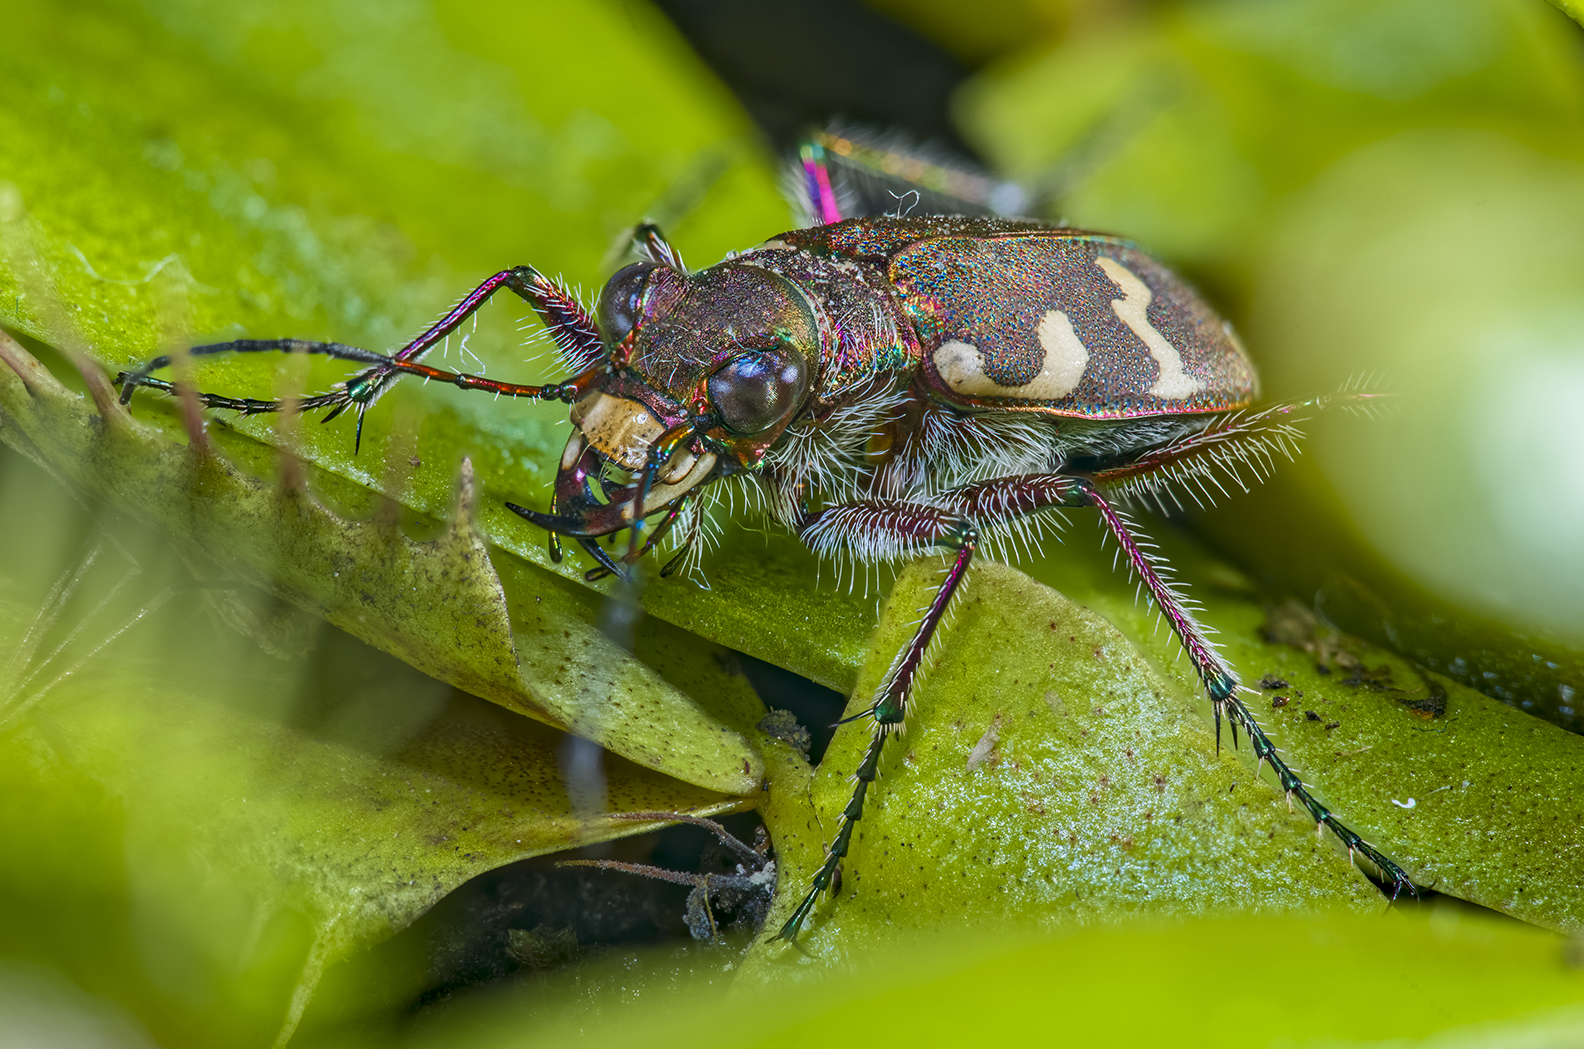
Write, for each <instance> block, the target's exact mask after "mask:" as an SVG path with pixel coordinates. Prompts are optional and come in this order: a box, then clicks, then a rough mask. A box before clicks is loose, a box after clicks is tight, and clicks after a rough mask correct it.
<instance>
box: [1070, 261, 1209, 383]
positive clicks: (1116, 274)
mask: <svg viewBox="0 0 1584 1049" xmlns="http://www.w3.org/2000/svg"><path fill="white" fill-rule="evenodd" d="M1095 265H1096V266H1099V267H1100V268H1101V269H1102V270H1104V271H1105V275H1106V276H1107V277H1110V278H1111V279H1112V281H1114V282H1115V283H1116V285H1117V287H1119V288H1121V289H1122V298H1120V299H1112V300H1111V309H1112V310H1113V311H1114V312H1115V313H1116V315H1117V318H1118V319H1119V320H1120V321H1121V322H1122V323H1123V324H1126V325H1127V326H1128V327H1129V328H1130V329H1132V332H1133V334H1134V335H1137V336H1138V337H1139V338H1140V339H1141V340H1143V342H1144V345H1145V346H1146V347H1148V348H1149V351H1150V356H1151V357H1154V358H1155V362H1156V363H1157V364H1159V365H1160V377H1159V378H1157V379H1156V380H1155V385H1154V386H1151V387H1150V388H1149V392H1150V394H1151V395H1153V396H1155V397H1160V398H1162V399H1163V400H1168V401H1176V400H1181V399H1183V398H1184V397H1188V396H1190V395H1191V394H1195V393H1198V392H1199V391H1200V390H1202V389H1204V385H1205V384H1204V383H1203V382H1201V381H1200V380H1198V379H1195V378H1194V377H1193V376H1191V375H1189V374H1188V373H1187V372H1185V371H1183V364H1182V357H1181V355H1179V354H1178V352H1177V347H1175V346H1173V345H1172V344H1171V343H1170V342H1169V341H1167V339H1166V336H1164V335H1162V334H1161V333H1160V332H1158V331H1156V330H1155V326H1154V325H1153V324H1151V323H1150V322H1149V316H1148V315H1147V314H1146V312H1145V311H1146V310H1147V309H1148V308H1149V304H1150V300H1151V299H1153V298H1154V297H1155V296H1154V295H1153V294H1152V293H1151V292H1150V290H1149V288H1148V287H1147V286H1146V285H1145V284H1144V282H1143V281H1141V280H1139V279H1138V278H1137V277H1135V276H1134V275H1133V273H1132V271H1131V270H1129V269H1128V268H1127V267H1126V266H1123V265H1122V264H1121V263H1120V262H1118V261H1116V260H1115V259H1108V258H1106V257H1104V256H1101V257H1100V258H1098V259H1096V260H1095Z"/></svg>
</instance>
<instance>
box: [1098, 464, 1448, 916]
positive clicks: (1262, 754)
mask: <svg viewBox="0 0 1584 1049" xmlns="http://www.w3.org/2000/svg"><path fill="white" fill-rule="evenodd" d="M1077 484H1078V487H1079V490H1080V491H1081V492H1082V495H1083V497H1084V499H1085V500H1086V501H1087V502H1088V503H1089V505H1091V506H1094V507H1095V508H1096V509H1097V510H1099V511H1100V514H1101V517H1102V518H1103V519H1104V520H1105V523H1106V526H1107V527H1108V528H1109V529H1110V531H1111V534H1112V536H1113V537H1115V539H1116V541H1117V543H1118V544H1119V545H1120V546H1121V548H1122V554H1123V557H1124V558H1125V559H1126V560H1127V562H1128V565H1129V567H1131V568H1132V569H1133V570H1134V572H1135V573H1136V574H1137V575H1138V577H1139V578H1140V580H1142V582H1143V583H1144V586H1145V588H1146V589H1148V590H1149V592H1150V596H1151V597H1152V598H1153V599H1154V600H1155V603H1156V605H1157V607H1159V608H1160V610H1161V612H1162V614H1164V615H1165V616H1166V619H1167V621H1168V622H1169V623H1170V624H1171V626H1172V630H1173V631H1174V632H1175V633H1176V634H1177V637H1178V639H1179V640H1180V641H1181V642H1182V645H1183V648H1184V649H1186V650H1187V652H1188V658H1189V659H1190V660H1191V661H1192V662H1193V666H1194V670H1195V671H1196V672H1197V673H1198V675H1199V679H1200V681H1201V682H1203V684H1204V687H1205V691H1206V692H1207V693H1209V696H1210V702H1211V705H1212V708H1213V710H1214V712H1215V719H1216V738H1217V746H1219V745H1220V733H1221V719H1222V718H1223V717H1225V718H1226V720H1227V723H1228V725H1229V726H1230V727H1231V729H1232V739H1233V745H1234V746H1235V745H1236V743H1237V730H1238V728H1239V727H1241V728H1242V729H1243V732H1244V734H1245V735H1247V736H1248V740H1249V745H1250V746H1251V747H1252V748H1253V750H1254V758H1255V761H1256V762H1258V763H1264V764H1268V765H1270V767H1271V770H1272V771H1273V772H1274V773H1275V774H1276V780H1277V782H1278V783H1279V784H1280V785H1281V789H1282V790H1283V792H1285V793H1286V795H1287V797H1288V799H1289V800H1291V799H1292V798H1297V799H1298V801H1299V803H1300V804H1301V805H1303V807H1304V809H1305V810H1307V811H1308V813H1309V815H1310V817H1311V818H1312V819H1313V820H1314V821H1315V823H1316V824H1317V825H1318V826H1320V827H1326V828H1329V829H1330V831H1331V833H1333V834H1335V835H1336V836H1337V839H1338V840H1339V841H1341V842H1342V844H1344V845H1346V846H1347V850H1348V855H1349V856H1353V855H1355V854H1358V855H1362V856H1363V857H1364V858H1365V859H1366V860H1368V861H1369V862H1370V863H1371V864H1372V865H1373V866H1374V867H1375V868H1376V870H1377V871H1379V873H1380V876H1381V880H1383V881H1385V882H1388V883H1390V885H1391V890H1392V897H1393V898H1394V899H1395V898H1396V897H1397V895H1398V894H1399V893H1401V892H1402V891H1403V890H1404V889H1406V890H1408V891H1409V892H1410V893H1412V894H1414V895H1418V889H1417V887H1416V886H1415V885H1414V882H1413V879H1412V878H1410V877H1409V876H1408V874H1407V872H1406V871H1404V870H1403V869H1402V868H1401V867H1399V866H1398V865H1397V864H1396V863H1394V862H1392V860H1391V859H1390V858H1388V857H1387V856H1386V855H1385V854H1384V853H1382V852H1381V851H1380V850H1379V849H1377V848H1375V847H1374V846H1373V845H1371V844H1370V843H1369V842H1367V841H1365V840H1364V839H1363V838H1362V837H1360V836H1359V834H1358V833H1357V832H1355V831H1354V830H1353V829H1352V828H1351V827H1349V826H1348V825H1347V824H1345V823H1343V822H1342V820H1341V819H1340V818H1339V817H1338V816H1337V815H1336V813H1334V812H1332V811H1331V810H1330V809H1329V808H1328V807H1326V805H1325V804H1324V803H1323V802H1321V801H1320V800H1319V799H1318V798H1316V797H1315V796H1314V794H1313V793H1311V792H1310V790H1309V788H1308V786H1307V785H1306V784H1305V783H1304V781H1303V780H1302V779H1301V778H1300V777H1299V776H1298V774H1297V773H1296V772H1294V771H1293V769H1292V766H1290V765H1288V764H1287V762H1286V761H1285V760H1283V759H1282V756H1281V755H1280V754H1279V753H1278V752H1277V750H1276V745H1275V744H1274V743H1272V742H1271V740H1270V737H1269V736H1267V735H1266V734H1265V729H1264V728H1263V727H1262V726H1261V725H1260V723H1259V721H1258V719H1256V718H1255V717H1254V714H1253V712H1252V711H1251V710H1249V708H1248V704H1246V703H1244V702H1243V699H1242V697H1241V696H1240V695H1239V693H1240V692H1241V691H1242V685H1241V683H1240V682H1239V681H1238V678H1237V675H1236V673H1234V672H1233V670H1232V668H1231V667H1230V666H1229V665H1228V664H1227V662H1226V660H1224V659H1223V658H1221V655H1220V653H1218V652H1217V651H1216V650H1215V647H1214V646H1213V645H1212V644H1211V643H1210V640H1209V638H1208V637H1207V636H1206V633H1205V629H1204V627H1202V626H1200V625H1199V623H1198V622H1197V621H1195V620H1194V618H1193V616H1192V615H1191V614H1190V612H1189V610H1188V608H1187V607H1186V605H1185V603H1184V601H1183V598H1182V595H1181V594H1179V593H1178V592H1177V591H1176V590H1175V589H1174V588H1173V587H1172V586H1171V585H1170V584H1169V583H1168V582H1166V580H1164V579H1162V578H1161V575H1160V572H1159V571H1158V570H1157V569H1156V567H1155V565H1154V563H1153V562H1152V561H1151V559H1150V558H1149V556H1148V555H1147V554H1146V553H1145V552H1144V550H1143V549H1141V548H1140V546H1139V543H1138V541H1137V539H1135V538H1134V536H1133V533H1132V530H1131V529H1130V528H1129V526H1128V524H1127V522H1126V520H1125V518H1123V516H1122V515H1121V513H1119V512H1118V511H1117V510H1116V508H1115V507H1113V506H1112V505H1111V504H1110V503H1109V502H1108V501H1107V500H1106V499H1105V497H1104V496H1102V495H1101V494H1100V492H1099V491H1098V490H1097V489H1096V488H1095V487H1094V486H1093V485H1092V484H1091V483H1090V482H1088V481H1086V480H1080V481H1078V482H1077Z"/></svg>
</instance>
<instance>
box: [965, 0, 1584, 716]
mask: <svg viewBox="0 0 1584 1049" xmlns="http://www.w3.org/2000/svg"><path fill="white" fill-rule="evenodd" d="M1578 32H1579V31H1578V27H1577V26H1574V25H1572V24H1570V23H1568V22H1566V21H1565V20H1564V19H1563V18H1562V17H1560V16H1559V15H1557V14H1556V13H1555V12H1553V11H1551V10H1549V9H1548V8H1546V7H1545V6H1544V5H1541V4H1535V3H1521V2H1505V0H1457V2H1452V3H1437V2H1425V0H1390V2H1385V3H1380V2H1359V0H1283V2H1278V3H1182V4H1171V5H1163V6H1162V7H1161V8H1160V9H1159V10H1158V12H1155V13H1151V14H1149V15H1144V16H1140V17H1135V18H1133V19H1131V20H1116V21H1112V22H1110V23H1107V24H1103V25H1095V26H1090V27H1088V28H1086V29H1082V30H1080V29H1075V30H1074V32H1073V33H1072V35H1071V36H1070V37H1069V38H1068V39H1067V40H1065V41H1063V42H1062V44H1061V45H1060V46H1059V47H1056V48H1054V49H1049V50H1044V51H1042V52H1040V51H1034V52H1030V53H1028V54H1026V55H1024V56H1023V57H1021V58H1019V59H1017V60H1010V61H1007V62H1004V63H1002V64H1001V66H1000V67H999V68H996V69H993V70H991V71H989V72H987V73H986V74H985V75H984V76H982V77H981V78H979V80H978V81H977V82H976V83H974V84H973V85H971V86H970V87H969V88H968V89H966V90H965V92H964V94H963V95H962V97H961V99H960V102H961V106H960V109H959V116H960V118H961V123H962V125H963V130H964V133H965V135H967V136H968V137H969V138H970V139H971V140H973V141H976V142H978V143H979V144H980V145H981V146H982V147H983V148H984V149H985V150H986V152H987V153H988V154H989V155H990V156H991V157H992V158H993V159H994V160H995V161H996V162H997V163H998V164H999V165H1001V166H1003V167H1005V168H1006V169H1007V170H1009V171H1011V172H1014V173H1017V174H1020V175H1021V176H1022V177H1024V178H1026V179H1028V180H1029V181H1031V182H1032V183H1034V184H1035V185H1038V186H1041V187H1043V188H1044V189H1045V190H1046V191H1048V192H1049V193H1051V194H1053V196H1054V198H1055V199H1054V202H1053V209H1054V214H1053V217H1055V215H1059V216H1060V217H1062V218H1065V219H1068V220H1070V221H1071V222H1073V223H1074V224H1076V225H1080V226H1086V227H1090V228H1100V229H1108V230H1115V231H1118V232H1121V233H1124V234H1126V235H1127V236H1129V237H1131V238H1134V239H1136V240H1138V241H1140V242H1142V243H1144V244H1146V245H1148V246H1150V247H1151V248H1153V249H1155V250H1157V251H1160V252H1162V253H1163V254H1164V255H1165V256H1166V257H1167V258H1169V259H1170V260H1171V261H1172V262H1173V263H1174V264H1176V265H1178V266H1181V267H1184V268H1185V269H1187V271H1188V272H1189V274H1190V276H1192V277H1194V278H1195V279H1197V280H1198V281H1200V282H1201V283H1202V284H1203V285H1205V286H1206V290H1207V291H1208V292H1209V293H1210V294H1211V297H1212V298H1213V299H1214V300H1216V301H1217V303H1218V305H1219V306H1221V307H1222V308H1223V309H1224V310H1225V311H1226V312H1227V313H1228V314H1229V316H1231V317H1232V318H1233V320H1234V321H1236V322H1238V323H1239V326H1240V327H1242V328H1243V330H1244V336H1245V340H1246V341H1247V343H1248V345H1249V348H1250V352H1251V353H1252V355H1253V356H1254V358H1255V361H1256V363H1257V364H1258V366H1259V368H1260V371H1261V375H1262V377H1263V378H1264V380H1265V390H1266V396H1268V397H1272V398H1299V397H1306V396H1311V395H1314V394H1317V393H1318V394H1324V393H1330V392H1333V391H1335V390H1336V389H1338V388H1339V387H1341V386H1343V385H1344V384H1345V383H1348V382H1350V381H1356V380H1358V379H1359V378H1360V377H1361V376H1373V377H1375V379H1376V381H1377V384H1378V385H1377V388H1378V389H1384V390H1386V391H1387V392H1390V393H1393V394H1395V395H1396V400H1397V401H1398V402H1399V404H1400V405H1401V413H1400V415H1399V416H1398V419H1397V420H1396V421H1395V422H1394V421H1391V420H1387V421H1385V422H1379V423H1373V424H1372V423H1369V422H1366V421H1362V420H1357V419H1353V418H1349V417H1346V416H1339V417H1338V419H1337V420H1336V421H1335V422H1334V423H1333V422H1332V421H1330V420H1326V421H1325V424H1324V425H1317V426H1316V427H1315V433H1314V437H1313V440H1312V441H1311V442H1310V443H1311V445H1312V447H1313V451H1314V462H1315V463H1316V464H1317V465H1318V467H1319V470H1318V472H1316V471H1314V470H1312V469H1311V470H1310V471H1309V472H1304V468H1302V467H1300V469H1299V470H1297V471H1286V470H1284V471H1281V472H1279V473H1278V478H1277V482H1276V484H1275V485H1273V486H1270V487H1268V488H1267V489H1265V490H1264V491H1262V492H1261V493H1260V494H1259V495H1258V496H1256V499H1255V500H1254V501H1253V502H1250V503H1242V504H1239V505H1238V506H1237V507H1236V508H1235V509H1234V508H1225V509H1221V510H1217V511H1213V512H1211V513H1209V514H1205V515H1201V518H1200V520H1201V523H1202V525H1203V527H1204V528H1205V530H1206V531H1207V533H1208V534H1210V535H1211V536H1214V537H1215V538H1216V539H1217V541H1218V542H1219V544H1220V545H1221V546H1222V547H1223V548H1224V549H1226V550H1227V551H1229V552H1231V553H1233V554H1235V556H1236V557H1237V558H1238V560H1239V561H1240V563H1242V564H1244V565H1245V566H1247V567H1250V568H1253V569H1256V570H1257V571H1258V572H1259V573H1260V574H1261V575H1263V576H1266V577H1268V578H1269V579H1271V580H1272V581H1274V582H1275V583H1276V585H1278V586H1279V587H1281V588H1282V589H1285V590H1287V591H1289V592H1292V593H1296V594H1301V595H1318V598H1319V599H1320V600H1321V601H1322V602H1323V605H1324V608H1325V611H1326V613H1327V614H1328V615H1331V616H1333V617H1334V618H1335V619H1336V620H1337V621H1339V622H1340V623H1342V624H1343V625H1344V626H1346V627H1347V628H1348V629H1349V630H1351V631H1352V632H1354V633H1357V634H1360V635H1363V636H1365V637H1368V638H1369V639H1370V640H1372V641H1374V642H1376V643H1377V644H1382V645H1386V646H1388V647H1391V648H1394V649H1396V650H1397V651H1399V652H1401V653H1403V654H1404V655H1408V656H1410V657H1412V658H1414V659H1416V660H1418V661H1420V662H1422V663H1424V664H1425V665H1427V666H1430V667H1432V668H1433V669H1436V670H1438V671H1441V672H1443V673H1446V674H1448V675H1449V676H1451V677H1454V678H1455V679H1457V680H1459V681H1461V682H1463V683H1464V684H1468V685H1472V686H1474V687H1476V688H1479V689H1481V690H1483V691H1485V692H1487V693H1488V694H1490V695H1494V696H1497V697H1498V698H1502V699H1505V700H1507V701H1509V702H1513V703H1521V704H1523V706H1524V708H1525V709H1528V710H1532V711H1535V712H1540V713H1543V714H1544V716H1546V717H1547V718H1549V719H1551V720H1552V721H1554V722H1555V723H1557V724H1560V725H1563V726H1567V727H1571V728H1573V729H1575V730H1578V729H1579V728H1581V727H1584V720H1581V716H1580V713H1579V711H1580V709H1581V708H1580V707H1579V705H1578V703H1577V702H1575V701H1574V700H1573V699H1572V697H1573V696H1574V695H1575V694H1576V693H1577V692H1578V691H1579V690H1580V689H1584V647H1581V646H1584V638H1581V636H1580V634H1579V631H1578V629H1577V627H1578V624H1579V622H1581V616H1584V604H1581V603H1580V597H1579V595H1580V594H1584V562H1580V561H1579V559H1578V551H1579V550H1580V549H1584V544H1581V543H1579V542H1576V541H1572V540H1573V538H1574V537H1576V536H1577V535H1578V528H1577V519H1578V512H1577V505H1576V504H1577V503H1578V500H1579V498H1580V496H1579V493H1580V492H1581V491H1584V482H1581V481H1580V479H1579V475H1578V472H1577V469H1576V465H1577V464H1576V461H1575V460H1576V457H1574V458H1573V459H1569V458H1568V457H1567V456H1566V455H1564V454H1562V453H1560V452H1557V451H1555V450H1556V449H1563V448H1570V447H1572V446H1574V445H1577V444H1578V435H1577V433H1576V432H1575V431H1576V427H1575V426H1574V424H1573V420H1574V419H1575V417H1576V416H1577V412H1576V411H1570V410H1569V409H1568V408H1566V407H1563V405H1570V404H1571V403H1572V401H1570V400H1569V397H1570V396H1571V395H1570V394H1569V393H1568V391H1570V390H1573V389H1574V388H1575V387H1576V386H1577V381H1576V376H1577V374H1578V371H1579V366H1580V365H1579V361H1580V354H1579V352H1578V342H1577V340H1576V339H1575V338H1574V337H1573V333H1575V332H1576V331H1577V329H1578V324H1577V323H1576V321H1575V319H1574V318H1573V314H1574V313H1576V310H1577V303H1576V299H1577V289H1578V287H1579V281H1580V275H1579V274H1580V262H1579V260H1578V258H1577V250H1576V249H1577V245H1578V244H1579V243H1580V242H1581V237H1580V236H1579V235H1578V231H1579V228H1580V223H1581V217H1580V215H1579V211H1578V208H1577V206H1576V203H1572V201H1575V200H1576V198H1577V196H1578V193H1577V190H1578V187H1579V185H1580V183H1581V180H1584V167H1581V166H1579V165H1578V164H1577V162H1578V161H1579V160H1581V159H1584V135H1581V134H1580V131H1579V128H1580V126H1581V125H1580V123H1579V117H1580V115H1581V114H1584V66H1581V64H1580V63H1579V61H1578V57H1577V55H1578ZM1418 129H1423V130H1418ZM1504 340H1505V341H1504ZM1574 400H1576V398H1574ZM1558 455H1561V459H1560V460H1559V459H1557V458H1556V457H1557V456H1558ZM1503 489H1506V492H1505V494H1501V495H1497V494H1495V493H1496V492H1501V491H1502V490H1503ZM1277 521H1280V522H1281V525H1280V527H1277V526H1276V524H1275V522H1277ZM1299 551H1301V553H1298V552H1299Z"/></svg>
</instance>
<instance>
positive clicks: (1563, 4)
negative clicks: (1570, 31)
mask: <svg viewBox="0 0 1584 1049" xmlns="http://www.w3.org/2000/svg"><path fill="white" fill-rule="evenodd" d="M1551 2H1552V3H1553V4H1556V6H1557V8H1558V9H1559V10H1561V11H1564V12H1566V13H1567V16H1568V17H1569V18H1571V19H1573V21H1575V22H1578V23H1580V24H1581V25H1584V6H1581V5H1580V4H1579V3H1578V2H1577V0H1551Z"/></svg>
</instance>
